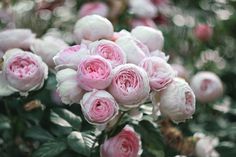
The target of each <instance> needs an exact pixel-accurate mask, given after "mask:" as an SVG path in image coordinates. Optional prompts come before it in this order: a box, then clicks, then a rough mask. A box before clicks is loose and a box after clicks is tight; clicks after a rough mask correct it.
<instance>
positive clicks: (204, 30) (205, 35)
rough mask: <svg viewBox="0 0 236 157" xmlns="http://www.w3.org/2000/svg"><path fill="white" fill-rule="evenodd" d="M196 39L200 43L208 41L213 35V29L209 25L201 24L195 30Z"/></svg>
mask: <svg viewBox="0 0 236 157" xmlns="http://www.w3.org/2000/svg"><path fill="white" fill-rule="evenodd" d="M194 35H195V37H196V38H197V39H198V40H200V41H203V42H205V41H208V40H209V39H211V37H212V35H213V29H212V27H210V26H209V25H208V24H199V25H197V27H196V28H195V29H194Z"/></svg>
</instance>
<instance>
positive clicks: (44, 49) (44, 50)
mask: <svg viewBox="0 0 236 157" xmlns="http://www.w3.org/2000/svg"><path fill="white" fill-rule="evenodd" d="M67 47H68V45H67V44H66V43H65V42H64V41H63V40H61V39H59V38H55V37H53V36H45V37H44V38H43V39H37V40H34V41H33V43H32V45H31V50H32V51H33V52H34V53H35V54H37V55H39V56H40V57H42V59H43V61H44V62H45V63H46V64H47V65H48V66H49V67H50V68H54V66H55V64H54V62H53V57H54V56H55V55H56V54H57V53H58V52H60V51H62V50H63V49H65V48H67Z"/></svg>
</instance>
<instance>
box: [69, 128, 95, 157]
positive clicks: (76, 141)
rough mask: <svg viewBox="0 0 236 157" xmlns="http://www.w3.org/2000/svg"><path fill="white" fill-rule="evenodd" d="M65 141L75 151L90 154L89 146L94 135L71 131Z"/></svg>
mask: <svg viewBox="0 0 236 157" xmlns="http://www.w3.org/2000/svg"><path fill="white" fill-rule="evenodd" d="M67 142H68V145H69V146H70V148H71V149H72V150H74V151H75V152H77V153H79V154H81V155H85V156H90V153H91V147H92V145H93V142H94V136H92V135H89V134H87V133H80V132H77V131H73V132H71V134H70V135H69V136H68V137H67Z"/></svg>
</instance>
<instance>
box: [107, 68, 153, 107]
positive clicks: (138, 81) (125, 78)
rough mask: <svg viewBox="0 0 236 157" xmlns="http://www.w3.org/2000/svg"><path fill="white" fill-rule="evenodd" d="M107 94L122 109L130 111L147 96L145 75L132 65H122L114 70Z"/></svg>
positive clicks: (147, 86)
mask: <svg viewBox="0 0 236 157" xmlns="http://www.w3.org/2000/svg"><path fill="white" fill-rule="evenodd" d="M113 72H114V77H113V80H112V83H111V85H110V86H109V88H108V90H109V92H110V93H111V94H112V95H113V96H114V98H115V99H116V101H117V102H118V103H119V105H120V106H121V107H122V108H123V109H131V108H135V107H137V106H139V105H140V104H141V103H143V102H144V101H145V100H146V98H147V97H148V95H149V92H150V87H149V81H148V76H147V73H146V72H145V71H144V69H142V68H141V67H138V66H136V65H134V64H123V65H119V66H117V67H116V68H115V69H114V70H113Z"/></svg>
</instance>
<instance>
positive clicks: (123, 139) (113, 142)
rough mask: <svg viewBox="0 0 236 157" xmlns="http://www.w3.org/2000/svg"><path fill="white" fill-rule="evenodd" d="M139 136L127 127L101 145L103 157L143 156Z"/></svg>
mask: <svg viewBox="0 0 236 157" xmlns="http://www.w3.org/2000/svg"><path fill="white" fill-rule="evenodd" d="M141 147H142V145H141V140H140V137H139V135H138V134H137V133H136V132H135V131H134V129H133V128H132V127H130V126H125V127H124V128H123V130H122V131H121V132H120V133H119V134H117V135H116V136H114V137H112V138H110V139H108V140H106V141H105V142H104V144H102V145H101V148H100V149H101V150H100V154H101V157H139V156H140V155H141V154H142V148H141Z"/></svg>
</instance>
